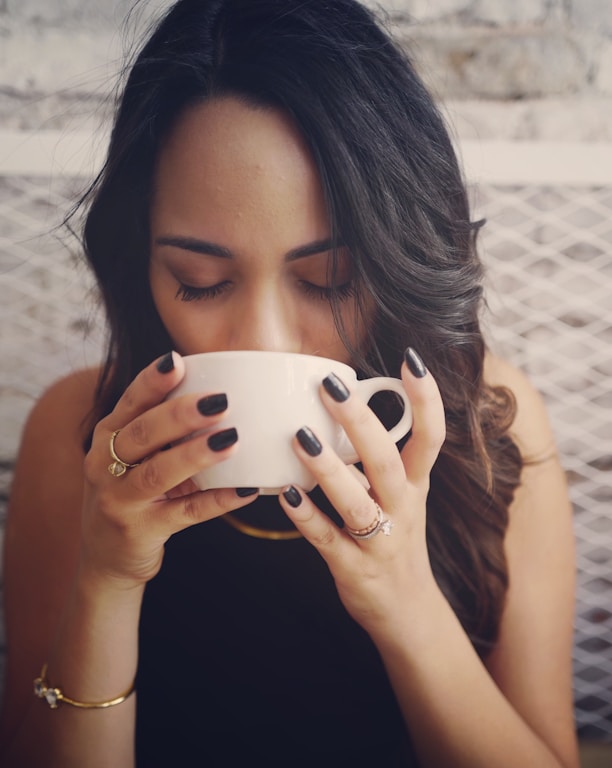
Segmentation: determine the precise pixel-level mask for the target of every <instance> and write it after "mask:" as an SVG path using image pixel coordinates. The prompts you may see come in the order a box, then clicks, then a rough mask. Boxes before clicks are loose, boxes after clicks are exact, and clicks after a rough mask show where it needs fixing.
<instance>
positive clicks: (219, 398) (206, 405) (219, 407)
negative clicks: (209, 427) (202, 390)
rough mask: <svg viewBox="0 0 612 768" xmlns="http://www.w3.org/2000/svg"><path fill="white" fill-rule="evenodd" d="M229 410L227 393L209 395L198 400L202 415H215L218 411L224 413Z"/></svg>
mask: <svg viewBox="0 0 612 768" xmlns="http://www.w3.org/2000/svg"><path fill="white" fill-rule="evenodd" d="M225 410H227V396H226V395H225V394H223V393H222V394H220V395H208V396H207V397H203V398H202V399H201V400H198V411H199V412H200V413H201V414H202V416H214V415H215V414H216V413H223V411H225Z"/></svg>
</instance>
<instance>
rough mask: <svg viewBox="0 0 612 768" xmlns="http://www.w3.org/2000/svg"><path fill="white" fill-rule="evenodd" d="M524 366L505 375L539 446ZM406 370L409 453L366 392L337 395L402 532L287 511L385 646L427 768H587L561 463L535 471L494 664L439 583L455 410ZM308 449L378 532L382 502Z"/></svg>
mask: <svg viewBox="0 0 612 768" xmlns="http://www.w3.org/2000/svg"><path fill="white" fill-rule="evenodd" d="M510 371H511V369H507V370H505V369H504V376H505V380H504V381H503V382H502V383H505V384H506V385H507V386H509V387H510V388H511V389H513V390H514V391H515V394H516V397H517V400H518V403H519V416H518V418H517V422H516V429H517V432H518V433H519V434H518V438H519V440H520V443H521V447H522V448H523V450H526V451H527V452H528V453H529V452H531V453H532V454H533V453H534V452H535V450H539V448H541V447H544V446H545V447H546V448H547V449H550V447H551V445H552V438H551V436H550V430H549V427H548V425H547V421H546V417H545V414H544V409H543V407H542V405H541V402H540V400H539V398H538V396H537V395H536V393H535V392H534V391H533V389H532V388H531V387H530V386H529V385H528V384H527V383H526V382H525V380H524V378H523V377H521V376H519V374H517V373H515V372H513V373H510ZM402 373H403V380H404V383H405V386H406V390H407V392H408V395H409V397H410V400H411V402H412V405H413V411H414V427H413V434H412V437H411V439H410V440H409V441H408V443H407V444H406V447H405V449H404V451H403V452H402V457H401V459H398V458H396V457H397V451H395V456H394V453H393V450H394V446H392V445H390V441H389V440H388V437H386V435H385V434H384V432H383V431H382V430H381V429H380V428H379V426H378V425H377V424H375V423H374V422H373V421H372V420H371V419H370V416H369V415H368V413H367V411H366V410H365V409H364V408H363V407H362V405H361V404H360V403H359V401H358V400H357V398H351V397H349V398H348V400H346V401H345V402H343V403H336V402H333V401H332V399H331V398H327V396H326V395H325V394H324V395H323V397H324V399H325V401H326V402H327V404H328V407H329V408H330V410H331V411H332V413H333V414H334V416H335V417H336V418H337V419H338V420H339V421H340V422H341V423H342V424H343V426H344V427H345V429H346V431H347V433H348V434H349V437H350V438H351V441H352V442H353V444H354V445H355V446H356V447H357V450H358V451H359V455H360V457H361V458H362V460H363V463H364V468H365V471H366V475H367V476H368V479H369V481H370V484H371V491H370V493H371V494H372V495H373V496H374V498H375V499H376V501H377V502H378V503H379V504H380V506H381V507H382V509H383V510H384V512H385V515H386V516H388V517H389V519H390V520H391V521H392V522H393V524H394V528H393V530H392V531H391V535H390V536H384V535H382V534H379V535H378V536H376V537H375V538H373V539H369V540H366V541H354V540H353V539H351V538H350V537H349V536H347V534H346V533H345V532H343V531H340V530H339V529H338V528H337V527H335V526H334V525H333V524H332V523H331V521H329V520H328V519H326V518H325V517H324V516H322V515H321V514H320V513H319V511H318V510H317V509H316V508H314V506H313V505H312V504H311V503H310V501H309V499H308V498H307V497H305V496H304V495H303V494H301V503H300V504H299V505H298V506H297V507H296V508H292V507H291V505H290V504H289V503H287V501H286V500H284V501H283V505H284V508H285V509H286V511H287V513H288V514H289V515H290V517H291V518H292V519H293V520H294V522H295V524H296V525H297V526H298V527H299V528H300V530H301V531H302V533H303V534H304V535H305V536H306V537H307V538H308V539H309V540H310V541H311V542H312V543H313V544H314V545H315V546H316V547H317V548H318V549H319V551H320V552H321V554H322V556H323V557H324V558H325V559H326V561H327V563H328V565H329V567H330V569H331V571H332V573H333V575H334V578H335V580H336V584H337V586H338V590H339V594H340V596H341V598H342V600H343V602H344V604H345V606H346V607H347V610H348V611H349V612H350V613H351V615H352V616H353V617H354V618H355V619H356V620H357V621H358V622H359V623H360V624H362V626H363V627H364V628H365V629H366V630H367V631H368V632H369V633H370V635H371V637H372V639H373V641H374V642H375V643H376V645H377V647H378V649H379V651H380V653H381V656H382V659H383V661H384V663H385V666H386V669H387V672H388V674H389V678H390V680H391V683H392V685H393V688H394V690H395V693H396V696H397V699H398V702H399V704H400V707H401V709H402V712H403V713H404V717H405V719H406V723H407V726H408V728H409V730H410V734H411V738H412V740H413V742H414V744H415V747H416V749H417V752H418V754H419V757H420V759H421V762H422V765H423V766H431V768H443V767H444V766H449V768H451V767H452V768H463V767H465V768H479V766H482V768H491V767H492V766H495V768H504V767H505V766H508V768H515V767H516V766H517V765H520V766H521V768H530V767H533V768H560V767H561V766H564V768H576V766H578V758H577V750H576V740H575V734H574V727H573V716H572V696H571V636H572V615H573V603H574V593H573V573H574V562H573V539H572V530H571V519H570V514H569V504H568V500H567V494H566V491H565V484H564V481H563V475H562V473H561V471H560V469H559V466H558V463H557V461H556V459H553V458H549V459H548V461H546V462H543V463H541V464H539V465H536V466H533V467H530V468H529V469H526V470H525V474H524V478H523V486H522V488H521V490H520V492H519V493H518V495H517V499H516V503H515V504H514V505H513V508H512V510H511V523H510V529H509V531H508V535H507V542H506V548H507V553H508V566H509V577H510V583H511V588H510V592H509V595H508V603H507V606H506V609H505V612H504V616H503V621H502V626H501V636H500V641H499V644H498V646H497V648H496V650H495V651H494V652H493V654H492V655H491V658H490V660H489V663H488V668H487V667H486V666H485V665H484V664H483V663H482V662H481V660H480V659H479V657H478V656H477V654H476V652H475V651H474V649H473V647H472V644H471V643H470V641H469V639H468V637H467V636H466V634H465V632H464V630H463V628H462V627H461V625H460V623H459V621H458V619H457V618H456V616H455V614H454V613H453V611H452V609H451V608H450V606H449V604H448V603H447V601H446V599H445V598H444V596H443V595H442V593H441V591H440V590H439V588H438V586H437V584H436V583H435V580H434V578H433V574H432V572H431V568H430V566H429V560H428V557H427V552H426V545H425V499H426V496H427V490H428V483H429V471H430V469H431V466H432V465H433V462H434V460H435V456H436V455H437V451H438V450H439V447H440V445H441V444H442V440H443V429H442V428H441V425H442V424H443V417H442V414H443V411H442V404H441V401H440V398H439V394H438V392H437V388H436V386H435V382H434V381H433V380H432V378H431V375H430V374H427V375H425V376H424V377H422V378H419V377H415V376H413V375H411V374H410V373H409V371H408V370H407V369H406V368H404V369H403V372H402ZM532 449H534V450H532ZM296 450H298V452H299V453H300V455H302V458H303V460H304V461H305V462H306V463H307V464H308V466H309V468H310V469H311V471H313V473H315V474H316V475H317V477H318V479H319V480H320V482H321V484H322V486H323V488H324V490H325V492H326V494H327V495H328V496H329V497H330V498H331V499H333V500H334V501H335V504H336V508H337V509H338V511H339V512H340V513H341V514H342V516H343V518H344V519H345V521H346V522H347V524H348V525H349V526H350V527H351V528H356V529H360V528H363V527H365V526H367V524H368V519H369V520H371V519H372V508H373V507H372V501H371V499H370V500H368V498H367V495H366V494H365V493H364V492H363V491H362V492H360V491H359V490H358V489H357V487H356V484H355V483H354V481H352V480H351V479H350V476H349V474H348V473H345V472H344V471H343V469H342V467H341V466H340V465H339V464H338V461H337V459H336V457H335V456H334V455H333V453H332V452H331V451H330V450H329V449H328V447H327V446H325V445H323V446H322V451H321V452H320V453H319V455H317V456H315V457H312V456H309V455H308V454H307V452H304V451H303V450H302V449H301V447H299V446H296ZM400 473H401V476H400ZM368 516H369V517H368ZM366 518H368V519H366Z"/></svg>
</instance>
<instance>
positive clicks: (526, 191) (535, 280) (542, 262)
mask: <svg viewBox="0 0 612 768" xmlns="http://www.w3.org/2000/svg"><path fill="white" fill-rule="evenodd" d="M80 187H82V184H80V183H79V180H78V179H68V180H63V181H61V182H58V181H57V180H55V181H53V183H52V184H51V182H50V179H49V178H41V177H36V178H35V177H22V176H19V177H15V176H12V177H4V178H1V177H0V291H1V294H0V319H1V327H2V340H1V352H2V354H1V356H0V359H2V368H1V370H0V423H1V424H2V430H1V433H0V494H1V499H0V501H1V503H2V509H1V510H0V516H1V515H2V514H4V510H5V506H6V498H7V495H8V488H9V485H10V478H11V470H12V464H13V461H14V458H15V452H16V448H17V444H18V440H19V432H20V429H21V426H22V424H23V421H24V419H25V416H26V414H27V411H28V410H29V409H30V407H31V405H32V403H33V401H34V399H35V398H36V397H37V396H38V395H39V394H40V392H41V391H42V389H43V388H44V387H45V386H46V385H48V384H49V383H50V382H51V381H52V380H54V379H55V378H57V377H58V376H59V375H61V374H62V373H64V372H66V371H69V370H72V369H74V368H77V367H80V366H82V365H84V364H92V363H95V362H96V361H97V360H98V359H99V355H100V353H99V350H100V344H101V338H102V329H103V323H102V321H101V319H100V315H99V313H98V311H97V308H96V305H95V301H94V299H93V295H92V293H91V283H90V281H89V279H88V277H87V274H86V273H85V272H84V270H83V269H82V268H81V267H79V266H78V263H79V262H78V258H77V256H76V255H75V251H74V244H70V243H68V244H67V243H66V242H65V241H63V240H62V239H61V238H58V237H57V236H55V235H53V234H49V232H50V231H51V230H53V228H54V227H55V226H56V225H57V223H58V222H59V221H60V220H61V217H62V215H63V214H64V213H65V212H66V210H67V208H68V205H69V202H68V201H69V200H70V199H72V198H73V196H74V194H75V191H77V190H78V189H79V188H80ZM473 197H474V202H475V208H476V213H477V215H479V216H480V215H482V216H485V217H486V218H487V220H488V223H487V225H486V227H485V228H484V230H483V231H482V233H481V237H480V246H481V251H482V255H483V258H484V261H485V263H486V266H487V269H488V300H489V306H490V311H489V313H488V315H487V326H488V328H489V333H490V336H491V338H492V339H493V346H494V348H495V349H496V351H498V352H500V353H501V354H503V355H504V356H505V357H507V358H508V359H509V360H511V361H512V362H514V363H515V364H518V365H519V366H521V367H522V368H523V369H524V370H526V371H527V372H528V373H529V375H530V377H531V378H532V380H533V381H534V383H535V384H536V386H537V387H538V388H539V389H540V390H541V392H542V393H543V394H544V396H545V398H546V400H547V403H548V407H549V412H550V416H551V420H552V423H553V427H554V429H555V433H556V436H557V439H558V442H559V447H560V450H561V453H562V457H563V462H564V466H565V468H566V469H567V472H568V476H569V480H570V488H571V494H572V501H573V503H574V508H575V528H576V537H577V547H578V572H579V573H578V576H579V583H578V592H577V620H576V642H575V651H574V663H575V676H574V680H575V696H576V716H577V722H578V727H579V732H580V735H581V736H582V737H584V738H592V739H602V740H612V482H611V477H612V186H610V187H606V188H585V187H576V188H573V187H566V186H555V187H545V186H514V187H510V186H493V185H486V184H485V185H480V186H479V187H478V188H475V189H474V190H473ZM45 233H47V234H45ZM0 519H1V517H0ZM0 639H1V638H0ZM0 674H1V669H0Z"/></svg>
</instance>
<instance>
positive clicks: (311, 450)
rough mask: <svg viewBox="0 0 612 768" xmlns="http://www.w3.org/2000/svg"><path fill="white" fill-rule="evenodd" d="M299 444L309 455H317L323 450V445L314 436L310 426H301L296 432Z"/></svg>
mask: <svg viewBox="0 0 612 768" xmlns="http://www.w3.org/2000/svg"><path fill="white" fill-rule="evenodd" d="M296 437H297V439H298V442H299V444H300V445H301V446H302V448H303V449H304V450H305V451H306V453H307V454H308V455H309V456H318V455H319V454H320V453H321V451H322V450H323V446H322V445H321V443H320V442H319V441H318V440H317V438H316V437H315V434H314V432H313V431H312V429H310V427H302V429H300V430H298V432H297V433H296Z"/></svg>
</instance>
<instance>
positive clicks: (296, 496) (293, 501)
mask: <svg viewBox="0 0 612 768" xmlns="http://www.w3.org/2000/svg"><path fill="white" fill-rule="evenodd" d="M283 496H284V497H285V501H286V502H287V504H289V506H290V507H293V508H294V509H295V508H296V507H299V506H300V504H301V503H302V495H301V493H300V492H299V491H298V489H297V488H296V487H295V486H293V485H290V486H289V487H288V488H286V489H285V490H284V491H283Z"/></svg>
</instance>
